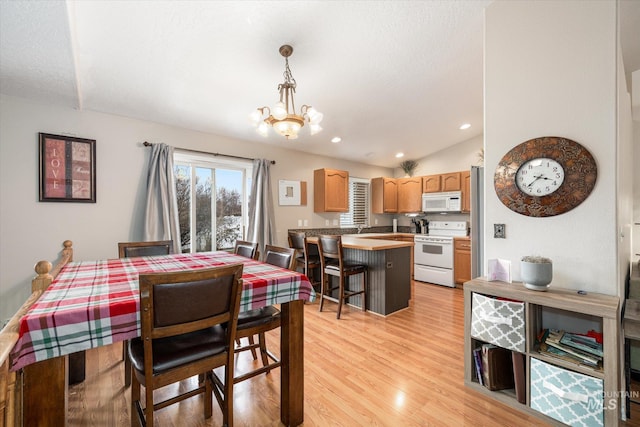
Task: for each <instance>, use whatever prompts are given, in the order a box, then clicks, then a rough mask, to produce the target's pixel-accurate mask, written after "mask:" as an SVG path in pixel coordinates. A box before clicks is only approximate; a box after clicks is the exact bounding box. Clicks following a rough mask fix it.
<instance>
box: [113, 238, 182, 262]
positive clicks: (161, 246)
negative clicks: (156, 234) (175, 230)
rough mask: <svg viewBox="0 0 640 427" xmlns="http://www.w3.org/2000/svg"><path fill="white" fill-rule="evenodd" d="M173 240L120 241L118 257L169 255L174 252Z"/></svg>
mask: <svg viewBox="0 0 640 427" xmlns="http://www.w3.org/2000/svg"><path fill="white" fill-rule="evenodd" d="M172 248H173V240H156V241H153V242H120V243H118V258H131V257H136V256H155V255H169V254H170V253H172V252H173V250H172Z"/></svg>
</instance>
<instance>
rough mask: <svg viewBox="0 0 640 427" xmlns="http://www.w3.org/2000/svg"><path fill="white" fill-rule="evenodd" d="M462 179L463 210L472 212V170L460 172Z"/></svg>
mask: <svg viewBox="0 0 640 427" xmlns="http://www.w3.org/2000/svg"><path fill="white" fill-rule="evenodd" d="M460 180H461V181H462V212H471V172H470V171H463V172H460Z"/></svg>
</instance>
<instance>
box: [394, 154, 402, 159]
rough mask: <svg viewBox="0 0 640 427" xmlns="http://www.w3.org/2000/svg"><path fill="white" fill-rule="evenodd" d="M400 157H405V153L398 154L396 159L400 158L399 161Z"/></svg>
mask: <svg viewBox="0 0 640 427" xmlns="http://www.w3.org/2000/svg"><path fill="white" fill-rule="evenodd" d="M400 157H404V153H398V154H396V158H398V159H399V158H400Z"/></svg>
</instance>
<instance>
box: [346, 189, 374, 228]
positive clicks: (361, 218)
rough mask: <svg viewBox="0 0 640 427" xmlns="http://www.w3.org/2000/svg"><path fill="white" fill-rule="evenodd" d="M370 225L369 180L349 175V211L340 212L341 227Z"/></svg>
mask: <svg viewBox="0 0 640 427" xmlns="http://www.w3.org/2000/svg"><path fill="white" fill-rule="evenodd" d="M358 225H362V226H365V227H368V226H369V180H368V179H363V178H352V177H349V212H346V213H342V214H340V227H342V228H350V227H357V226H358Z"/></svg>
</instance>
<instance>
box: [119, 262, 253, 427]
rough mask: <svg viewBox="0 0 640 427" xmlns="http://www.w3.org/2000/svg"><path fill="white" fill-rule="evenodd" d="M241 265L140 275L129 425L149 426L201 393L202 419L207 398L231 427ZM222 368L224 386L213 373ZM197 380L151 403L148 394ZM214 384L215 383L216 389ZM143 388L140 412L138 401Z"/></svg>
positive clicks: (208, 408) (208, 412) (207, 410)
mask: <svg viewBox="0 0 640 427" xmlns="http://www.w3.org/2000/svg"><path fill="white" fill-rule="evenodd" d="M242 270H243V265H242V264H235V265H229V266H221V267H214V268H209V269H197V270H188V271H178V272H168V273H167V272H162V273H150V274H140V278H139V283H140V322H141V330H142V335H141V336H140V337H137V338H134V339H132V340H130V341H129V358H130V359H131V368H132V374H133V375H132V386H131V425H132V427H133V426H135V425H136V424H137V423H136V421H135V420H136V419H138V421H139V422H140V425H146V426H149V427H153V413H154V411H157V410H159V409H162V408H164V407H166V406H169V405H171V404H173V403H177V402H180V401H182V400H185V399H187V398H189V397H192V396H196V395H198V394H201V393H203V394H204V395H203V399H204V417H205V419H208V418H211V415H212V402H213V399H212V393H213V394H215V396H216V399H217V400H218V403H219V404H220V408H221V410H222V416H223V424H224V425H227V426H230V427H231V426H232V425H233V376H234V351H233V343H234V340H235V335H236V328H237V323H238V311H239V307H240V295H241V293H242ZM221 366H224V370H225V375H224V377H225V380H224V382H223V381H221V380H220V378H218V376H217V375H216V373H215V372H214V371H213V370H214V369H215V368H218V367H221ZM196 375H198V376H199V377H200V379H201V380H200V381H199V385H198V387H197V388H195V389H192V390H189V391H182V386H181V387H180V388H179V391H180V394H178V395H177V396H175V397H172V398H169V399H166V400H163V401H161V402H157V403H154V399H153V394H154V393H153V392H154V390H157V389H159V388H161V387H164V386H166V385H169V384H173V383H177V382H180V381H182V380H185V379H187V378H190V377H193V376H196ZM216 384H220V387H218V386H217V385H216ZM141 387H144V388H145V393H144V394H145V399H144V403H145V405H144V407H143V406H142V402H141V399H140V396H141Z"/></svg>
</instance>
